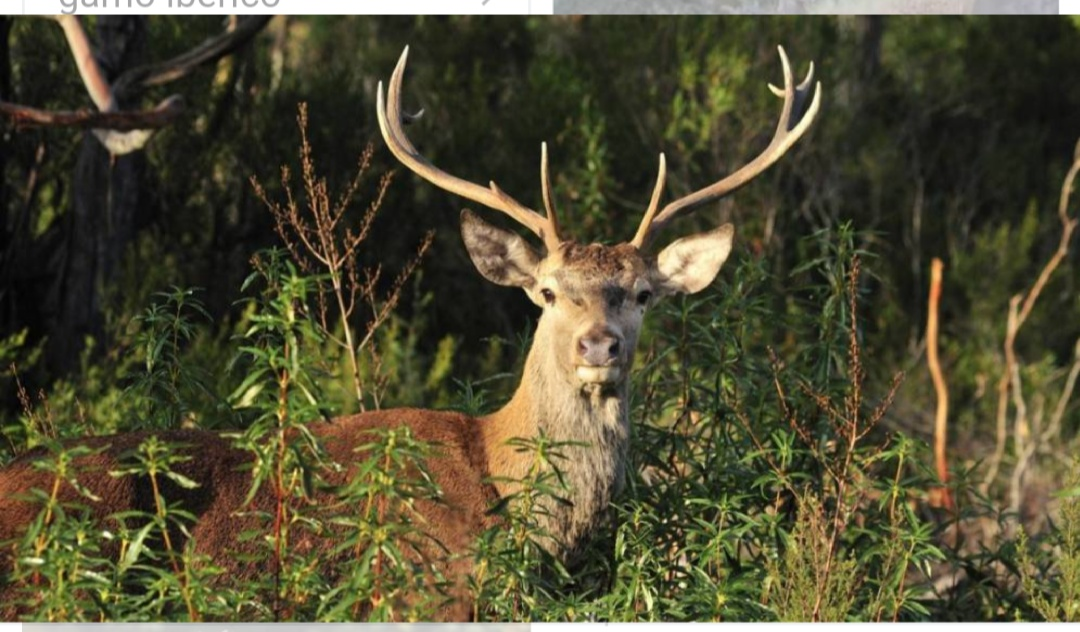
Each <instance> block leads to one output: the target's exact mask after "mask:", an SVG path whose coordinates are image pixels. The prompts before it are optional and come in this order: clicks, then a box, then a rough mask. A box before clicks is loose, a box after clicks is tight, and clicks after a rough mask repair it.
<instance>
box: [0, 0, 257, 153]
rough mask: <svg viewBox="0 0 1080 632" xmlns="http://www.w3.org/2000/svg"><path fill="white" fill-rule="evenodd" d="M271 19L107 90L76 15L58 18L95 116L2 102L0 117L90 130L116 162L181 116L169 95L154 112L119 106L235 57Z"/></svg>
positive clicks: (250, 22) (130, 75)
mask: <svg viewBox="0 0 1080 632" xmlns="http://www.w3.org/2000/svg"><path fill="white" fill-rule="evenodd" d="M271 17H272V16H251V17H247V18H242V19H239V20H231V21H230V23H229V28H228V30H227V31H226V32H225V33H223V34H222V35H219V36H217V37H214V38H211V39H209V40H207V41H205V42H203V43H202V44H200V45H199V46H196V47H195V48H193V49H191V50H189V51H187V52H186V53H183V54H181V55H179V56H177V57H174V58H173V59H170V60H168V61H166V62H163V63H160V64H149V65H146V66H140V67H138V68H134V69H132V70H129V71H127V72H125V73H123V74H122V75H121V76H120V77H119V78H118V79H117V80H116V81H115V82H113V84H112V85H109V83H108V81H107V80H106V78H105V73H104V71H103V70H102V68H101V65H100V64H99V63H98V61H97V59H96V58H95V57H94V51H93V48H92V47H91V45H90V38H89V37H87V35H86V30H85V29H83V27H82V23H81V22H80V21H79V19H78V18H77V17H76V16H74V15H61V16H57V18H56V21H57V23H59V24H60V27H61V28H62V29H63V30H64V35H65V37H66V38H67V42H68V46H69V48H70V49H71V55H72V57H74V59H75V65H76V66H77V67H78V69H79V75H80V76H81V77H82V80H83V84H84V85H85V86H86V91H87V93H88V94H89V95H90V98H91V99H92V100H93V101H94V105H96V106H97V108H98V110H99V112H91V111H88V110H65V111H48V110H41V109H37V108H33V107H29V106H24V105H17V104H14V103H6V102H3V101H0V114H3V115H6V116H7V117H8V118H9V119H10V120H11V121H12V122H13V123H14V124H15V126H16V127H17V128H22V127H35V126H50V127H76V128H80V129H90V130H92V131H93V133H94V136H95V137H97V139H98V140H100V141H101V143H102V144H103V145H104V146H105V148H106V149H108V150H109V153H111V154H113V155H114V156H118V155H123V154H127V153H130V152H133V151H137V150H139V149H142V148H143V147H144V146H145V145H146V143H147V142H148V141H149V140H150V137H151V136H153V134H154V131H155V130H157V129H160V128H162V127H165V126H166V125H169V124H171V123H172V122H173V121H175V120H176V118H177V117H179V116H180V114H181V113H183V111H184V105H183V99H182V98H181V97H180V96H179V95H173V96H171V97H169V98H167V99H165V100H164V101H162V102H161V103H159V104H158V105H157V107H155V108H154V109H152V110H145V111H139V112H119V111H117V109H116V108H117V103H118V100H119V99H121V98H123V97H126V96H130V95H131V94H133V93H134V92H136V91H138V90H141V89H143V88H146V87H149V86H156V85H163V84H166V83H169V82H171V81H175V80H176V79H179V78H181V77H185V76H187V75H189V74H191V72H193V71H194V70H195V69H196V68H198V67H199V66H202V65H204V64H209V63H213V62H216V61H217V60H219V59H221V58H222V57H225V56H227V55H230V54H232V53H234V52H236V51H237V50H238V49H239V48H241V47H242V46H244V45H245V44H247V43H248V42H249V41H251V39H252V38H253V37H254V36H255V35H256V34H257V33H258V32H259V31H261V30H262V29H263V27H265V26H266V24H267V23H268V22H269V21H270V19H271Z"/></svg>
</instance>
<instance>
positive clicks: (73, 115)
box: [0, 95, 184, 132]
mask: <svg viewBox="0 0 1080 632" xmlns="http://www.w3.org/2000/svg"><path fill="white" fill-rule="evenodd" d="M183 112H184V100H183V98H182V97H180V96H179V95H173V96H171V97H169V98H167V99H165V100H164V101H162V102H161V103H159V104H158V105H157V107H155V108H154V109H152V110H144V111H141V112H116V111H102V112H94V111H92V110H74V111H69V110H65V111H49V110H39V109H37V108H32V107H27V106H25V105H17V104H15V103H7V102H5V101H0V113H2V114H4V115H6V116H7V117H8V119H10V120H11V122H12V123H13V124H14V125H15V127H16V128H19V129H22V128H27V127H75V128H79V129H102V130H115V131H118V132H129V131H134V130H142V129H160V128H162V127H165V126H167V125H170V124H171V123H172V122H173V121H175V120H176V119H177V117H179V116H180V115H181V114H182V113H183Z"/></svg>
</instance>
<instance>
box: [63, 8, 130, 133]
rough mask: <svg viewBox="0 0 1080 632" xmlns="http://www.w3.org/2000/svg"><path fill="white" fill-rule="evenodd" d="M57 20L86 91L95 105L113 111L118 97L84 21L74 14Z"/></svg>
mask: <svg viewBox="0 0 1080 632" xmlns="http://www.w3.org/2000/svg"><path fill="white" fill-rule="evenodd" d="M56 21H57V22H59V23H60V28H62V29H64V37H66V38H67V42H68V48H70V49H71V56H72V57H74V58H75V65H76V66H78V68H79V76H81V77H82V80H83V84H84V85H85V86H86V91H87V92H88V93H89V94H90V98H91V99H92V100H93V101H94V105H96V106H97V109H99V110H101V111H102V112H112V111H113V110H115V109H116V97H115V96H114V95H113V91H112V88H111V87H110V86H109V82H108V80H107V79H105V73H104V71H102V69H101V65H100V64H98V62H97V59H96V58H95V57H94V50H93V48H91V46H90V38H89V37H87V35H86V30H85V29H83V27H82V22H79V18H77V17H75V16H74V15H59V16H57V17H56Z"/></svg>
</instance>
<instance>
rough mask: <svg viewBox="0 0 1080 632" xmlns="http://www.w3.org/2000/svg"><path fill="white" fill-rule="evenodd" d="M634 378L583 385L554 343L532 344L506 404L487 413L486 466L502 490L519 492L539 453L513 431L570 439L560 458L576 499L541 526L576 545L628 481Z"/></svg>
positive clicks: (569, 546) (565, 547)
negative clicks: (625, 478)
mask: <svg viewBox="0 0 1080 632" xmlns="http://www.w3.org/2000/svg"><path fill="white" fill-rule="evenodd" d="M628 403H629V382H628V380H626V379H625V378H624V379H623V381H622V382H619V383H616V384H612V385H608V386H605V387H604V388H603V389H599V388H590V389H587V390H583V389H582V387H581V386H580V385H579V384H577V383H576V381H575V380H574V376H573V375H570V374H567V371H566V370H565V369H563V368H560V365H559V363H558V362H557V361H556V358H555V357H554V352H553V350H552V345H542V344H534V345H533V347H532V349H531V350H530V352H529V356H528V358H527V359H526V361H525V370H524V374H523V375H522V381H521V384H520V386H519V387H518V389H517V391H516V392H515V394H514V396H513V398H511V400H510V401H509V402H508V403H507V404H506V406H505V407H503V408H502V409H501V410H499V411H497V412H495V413H493V414H491V415H489V416H488V417H485V418H484V419H483V420H482V425H483V435H484V444H485V448H486V450H487V454H488V471H489V473H490V475H491V476H492V477H493V478H495V479H506V480H496V482H495V486H496V489H497V490H498V492H499V495H500V496H504V497H505V496H507V495H509V494H511V493H513V492H514V491H515V490H516V489H517V486H516V485H515V484H514V483H513V481H514V480H521V479H522V478H524V477H526V476H527V475H528V473H529V469H530V466H532V465H533V463H534V459H535V455H534V454H532V453H530V452H529V451H528V450H524V451H522V450H521V449H520V447H515V446H513V445H508V442H509V441H511V440H513V439H515V438H522V439H532V438H536V437H539V436H540V435H541V434H543V435H544V436H545V437H547V438H548V439H549V440H551V441H555V442H561V443H562V442H572V443H575V444H580V445H573V446H564V447H561V448H560V449H559V450H558V451H559V452H561V453H562V454H563V455H564V456H565V458H563V459H557V460H556V462H555V466H556V467H558V469H559V470H560V472H561V473H562V475H563V479H564V480H565V482H566V484H567V487H568V489H567V491H566V496H567V500H569V501H570V502H571V503H572V504H571V505H570V506H565V505H563V504H558V505H556V506H554V507H549V509H550V510H551V511H552V512H553V514H554V515H553V516H552V517H551V519H550V520H544V524H543V525H542V526H544V527H546V528H547V530H548V531H549V532H550V533H551V534H553V535H554V536H555V537H556V538H557V540H558V541H559V542H560V545H561V546H560V547H559V548H560V549H562V552H563V553H566V554H570V553H572V552H573V551H574V550H575V549H576V548H577V547H578V545H579V544H580V543H581V541H582V540H583V539H584V538H585V537H586V536H587V535H588V533H589V531H590V530H591V529H592V528H593V527H594V526H596V523H597V522H598V520H599V519H600V515H601V513H602V512H603V510H604V509H605V508H606V507H607V505H608V503H609V501H610V500H611V498H612V497H613V496H614V495H615V494H616V493H617V492H618V490H619V489H620V488H621V487H622V482H623V474H624V470H625V463H626V452H627V446H628V443H629V434H630V433H629V429H630V424H629V417H628V413H627V406H628Z"/></svg>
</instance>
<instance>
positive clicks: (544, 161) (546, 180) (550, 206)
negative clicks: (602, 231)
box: [540, 143, 562, 252]
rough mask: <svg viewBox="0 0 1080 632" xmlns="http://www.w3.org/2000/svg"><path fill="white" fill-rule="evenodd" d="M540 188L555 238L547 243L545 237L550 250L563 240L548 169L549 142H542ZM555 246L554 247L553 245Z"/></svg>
mask: <svg viewBox="0 0 1080 632" xmlns="http://www.w3.org/2000/svg"><path fill="white" fill-rule="evenodd" d="M540 188H541V190H542V191H543V196H544V210H545V211H547V223H548V228H549V231H548V233H547V234H550V235H551V237H552V238H554V243H553V244H549V243H547V237H546V236H545V238H544V245H545V246H547V249H548V252H551V251H552V250H554V247H558V245H559V243H560V242H561V241H562V240H561V239H560V238H559V214H558V212H557V211H556V210H555V198H554V197H553V196H552V194H551V175H550V171H548V150H547V143H540ZM553 246H554V247H553Z"/></svg>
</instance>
